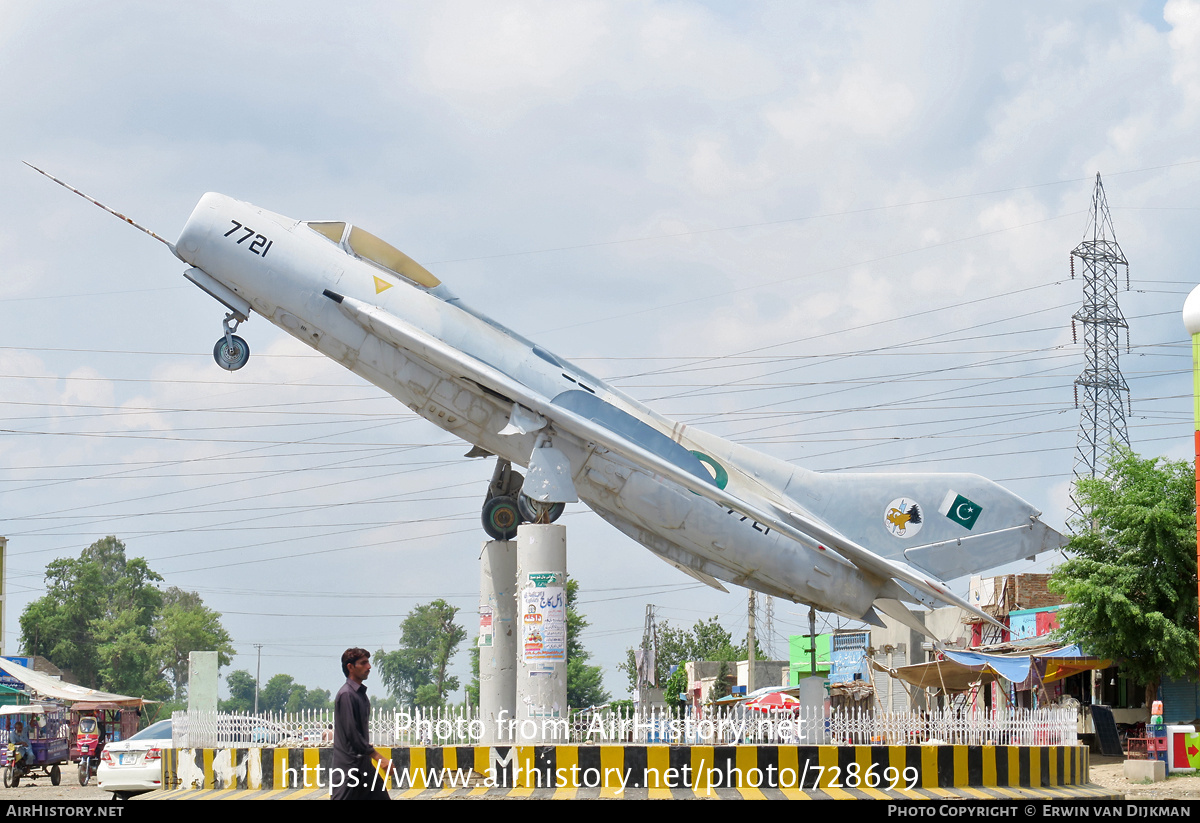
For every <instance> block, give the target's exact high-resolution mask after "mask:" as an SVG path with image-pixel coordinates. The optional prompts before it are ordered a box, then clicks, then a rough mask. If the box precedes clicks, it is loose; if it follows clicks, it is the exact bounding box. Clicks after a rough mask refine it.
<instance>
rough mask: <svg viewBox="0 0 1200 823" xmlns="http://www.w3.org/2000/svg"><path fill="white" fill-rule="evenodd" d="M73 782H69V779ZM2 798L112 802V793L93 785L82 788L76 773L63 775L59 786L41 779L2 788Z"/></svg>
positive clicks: (48, 780)
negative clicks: (15, 786)
mask: <svg viewBox="0 0 1200 823" xmlns="http://www.w3.org/2000/svg"><path fill="white" fill-rule="evenodd" d="M68 775H69V776H70V778H71V780H70V781H68V780H67V777H68ZM0 798H2V799H5V800H68V801H69V800H111V799H112V792H102V791H100V790H99V789H98V788H96V784H95V783H92V784H90V785H88V786H80V785H79V781H78V780H77V779H76V777H75V771H74V770H73V769H72V770H71V771H70V772H64V773H63V779H62V782H61V783H60V784H58V785H57V786H51V785H50V778H48V777H39V778H38V779H37V780H35V781H34V782H33V783H26V782H25V781H24V780H22V781H21V784H20V785H19V786H17V788H15V789H5V788H3V787H0Z"/></svg>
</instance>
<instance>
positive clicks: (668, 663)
mask: <svg viewBox="0 0 1200 823" xmlns="http://www.w3.org/2000/svg"><path fill="white" fill-rule="evenodd" d="M657 648H658V654H657V656H656V657H655V673H656V680H655V682H656V683H658V685H659V686H660V687H662V688H665V685H664V684H665V683H666V682H667V677H668V675H669V673H670V671H671V667H672V666H676V665H678V666H681V667H682V666H683V664H684V663H687V662H688V661H691V660H722V661H726V662H734V661H738V660H745V659H746V643H745V642H743V643H742V644H741V645H740V646H735V645H733V635H732V633H730V632H729V631H727V630H726V629H725V627H724V626H722V625H721V621H720V620H719V619H718V618H717V617H715V616H714V617H710V618H709V619H708V620H697V621H696V624H695V625H694V626H692V628H691V630H690V631H689V630H687V629H677V628H675V627H674V626H672V625H671V624H669V623H664V624H661V625H660V626H659V627H658V643H657ZM754 648H755V656H756V658H757V659H758V660H765V659H766V657H765V655H763V653H762V649H761V648H760V647H759V645H758V640H757V639H755V641H754ZM636 660H637V658H636V656H635V653H634V650H633V649H628V650H627V651H626V654H625V662H624V663H623V664H621V665H619V666H618V667H617V668H619V669H621V670H622V671H624V672H625V674H626V676H627V677H628V678H629V691H630V692H631V693H632V692H635V691H637V663H636ZM680 677H681V678H683V677H685V675H680ZM680 691H682V689H681V690H680Z"/></svg>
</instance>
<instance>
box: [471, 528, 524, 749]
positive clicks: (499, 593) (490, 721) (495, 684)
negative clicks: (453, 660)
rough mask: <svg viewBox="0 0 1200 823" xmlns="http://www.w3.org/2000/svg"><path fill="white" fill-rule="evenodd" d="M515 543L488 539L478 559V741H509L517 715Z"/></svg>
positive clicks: (491, 743) (518, 630) (493, 742)
mask: <svg viewBox="0 0 1200 823" xmlns="http://www.w3.org/2000/svg"><path fill="white" fill-rule="evenodd" d="M516 616H517V544H516V541H513V540H489V541H488V542H486V543H484V544H483V553H482V554H481V555H480V557H479V717H480V719H481V720H482V721H483V736H482V737H481V738H480V740H479V745H482V746H494V745H496V744H503V745H512V743H513V738H512V734H511V728H512V727H511V723H510V721H512V720H513V718H514V717H515V716H516V713H517V642H518V641H519V640H520V626H519V624H518V623H517V622H516Z"/></svg>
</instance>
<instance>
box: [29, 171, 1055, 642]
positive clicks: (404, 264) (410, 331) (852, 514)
mask: <svg viewBox="0 0 1200 823" xmlns="http://www.w3.org/2000/svg"><path fill="white" fill-rule="evenodd" d="M38 171H41V170H40V169H38ZM41 173H42V174H46V173H45V172H41ZM46 176H47V177H51V179H53V180H55V182H57V183H60V184H61V185H63V186H65V187H66V188H68V189H71V191H75V192H76V193H77V194H80V195H81V196H83V197H85V198H87V199H88V200H89V201H91V202H93V203H95V204H96V205H98V206H100V207H101V208H104V209H105V210H107V211H109V212H111V213H112V214H115V215H117V216H118V217H121V219H123V220H125V221H126V222H128V223H130V224H132V225H134V226H135V227H137V228H139V229H141V230H142V231H144V232H146V233H147V234H150V235H151V236H152V237H154V238H155V239H157V240H159V241H160V242H162V243H164V244H166V245H167V246H168V247H169V248H170V249H171V251H172V252H173V253H174V254H175V256H176V257H178V258H179V259H180V260H182V261H183V262H184V263H186V264H187V265H188V266H189V268H188V269H187V270H186V271H185V272H184V277H186V278H187V279H188V280H190V281H191V282H192V283H194V284H195V285H197V286H198V287H199V288H201V289H202V290H204V291H205V292H206V293H208V294H209V295H211V296H212V297H214V298H215V299H216V300H217V301H218V302H220V303H221V304H223V305H224V306H225V308H226V309H228V313H227V314H226V315H225V319H224V334H223V335H222V336H221V338H220V339H219V340H218V341H217V343H216V346H215V348H214V351H213V355H214V358H215V359H216V361H217V364H218V365H220V366H221V367H222V368H225V369H229V370H236V369H239V368H241V367H242V366H244V365H245V363H246V361H247V359H248V358H249V356H250V349H249V346H248V345H247V343H246V341H245V340H244V339H242V338H241V337H239V336H238V335H236V334H234V332H236V331H237V329H238V326H239V325H240V324H241V323H244V322H246V321H247V320H248V319H249V318H250V316H251V315H252V314H258V315H261V316H262V317H264V318H265V319H267V320H269V321H270V322H272V323H274V324H275V325H277V326H279V327H280V328H282V329H283V330H284V331H286V332H287V333H289V334H291V335H292V336H294V337H296V338H298V339H299V340H302V341H303V342H304V343H305V344H307V345H309V346H311V347H312V348H314V349H316V350H317V351H319V352H321V353H322V354H324V355H326V356H327V357H330V358H332V359H334V360H336V361H337V362H339V363H341V364H342V365H343V366H345V367H346V368H348V369H350V370H351V371H353V372H354V373H355V374H358V375H359V376H361V377H362V378H364V379H366V380H368V381H370V382H371V383H373V384H375V385H376V386H378V387H379V388H381V389H383V390H384V391H386V392H387V393H388V394H390V395H392V396H393V397H395V398H396V399H397V400H399V401H400V402H402V403H403V404H404V405H406V406H408V408H410V409H411V410H412V411H413V412H414V413H416V414H419V415H420V416H422V417H424V418H425V419H426V420H429V421H430V422H432V423H434V424H435V425H437V426H439V427H441V428H443V429H445V430H446V431H448V432H450V433H452V434H454V435H456V436H457V437H460V438H461V439H463V440H464V441H466V442H467V443H469V444H471V446H472V449H471V451H470V452H468V456H472V457H480V456H493V455H494V456H495V457H496V458H497V464H496V468H495V472H494V473H493V476H492V481H491V483H490V484H489V487H488V493H487V495H486V499H485V502H484V506H483V512H482V520H483V525H484V529H485V531H486V532H487V533H488V534H489V536H491V537H492V538H493V539H507V538H509V537H511V536H513V535H514V534H515V532H516V529H517V527H518V525H519V524H520V523H521V522H522V521H529V522H543V523H544V522H551V521H553V520H554V519H555V518H557V517H558V515H559V514H560V513H561V512H562V510H563V506H564V504H566V503H570V502H576V501H577V500H579V499H581V500H582V501H583V502H584V503H585V504H586V505H587V506H588V507H589V508H591V509H592V510H593V511H594V512H596V514H598V515H600V517H602V518H603V519H604V520H606V521H608V522H609V523H610V524H612V525H613V526H614V527H615V528H617V529H618V530H620V531H621V532H623V533H625V534H626V535H628V536H629V537H631V538H633V539H634V540H636V541H637V542H638V543H640V544H641V545H643V546H645V547H646V548H647V549H649V550H650V551H651V552H653V553H654V554H655V555H657V556H658V557H660V558H662V559H663V560H665V561H666V562H668V563H670V564H671V565H672V566H674V567H675V568H677V569H679V570H680V571H683V572H685V573H686V574H689V575H691V576H692V577H694V578H696V579H697V580H700V581H703V582H704V583H706V584H708V585H710V586H713V587H715V588H718V589H721V590H722V591H726V589H725V587H724V586H723V585H722V583H721V582H720V581H726V582H729V583H734V584H736V585H739V586H745V587H747V588H750V589H754V590H756V591H760V592H764V593H766V594H770V595H774V596H776V597H783V598H787V599H789V600H792V601H795V602H797V603H804V604H808V605H812V606H815V607H816V608H818V609H821V610H823V611H828V612H835V613H837V614H840V615H843V616H845V617H849V618H852V619H858V620H863V621H866V622H868V623H872V624H875V625H883V623H882V619H881V617H880V614H879V613H880V612H882V613H884V614H887V615H889V616H891V617H893V618H894V619H896V620H899V621H901V622H903V623H905V624H907V625H909V626H912V627H914V628H916V629H918V630H919V631H923V632H924V631H926V630H925V628H924V626H923V624H922V623H921V621H919V620H918V619H917V618H916V616H915V615H914V614H913V613H912V612H911V611H910V610H909V608H908V607H907V606H906V605H905V603H923V604H925V605H930V606H932V605H937V604H953V605H957V606H959V607H961V608H964V609H966V610H968V611H970V612H971V613H973V614H975V615H977V616H979V617H981V618H982V619H985V620H988V621H990V622H995V621H993V620H992V618H990V617H989V616H988V615H986V614H985V613H983V612H982V611H980V610H979V609H977V608H976V607H974V606H973V605H971V604H970V603H968V602H966V601H965V600H964V599H963V598H961V597H959V596H957V595H956V594H954V593H953V592H952V591H950V589H949V588H948V587H947V585H946V584H945V583H943V582H942V579H943V578H945V579H949V578H954V577H958V576H961V575H964V574H970V573H974V572H978V571H982V570H984V569H988V568H992V567H994V566H997V565H1000V564H1003V563H1006V562H1010V561H1013V560H1017V559H1020V558H1025V557H1030V556H1032V555H1036V554H1038V553H1040V552H1043V551H1048V550H1051V549H1054V548H1057V547H1059V546H1060V545H1061V544H1062V542H1063V540H1062V537H1061V535H1059V534H1058V533H1057V532H1055V531H1054V530H1052V529H1050V528H1049V527H1048V526H1046V525H1045V524H1044V523H1042V522H1041V521H1040V520H1039V516H1040V512H1039V511H1037V510H1036V509H1034V508H1033V507H1032V506H1030V505H1029V504H1028V503H1026V502H1025V501H1023V500H1021V499H1020V498H1018V497H1017V496H1016V495H1014V494H1012V493H1010V492H1008V491H1006V490H1005V489H1003V488H1001V487H1000V486H997V485H996V484H994V483H992V482H991V481H989V480H986V479H984V478H982V477H979V476H976V475H972V474H915V473H897V474H865V473H863V474H821V473H817V472H813V471H808V470H806V469H804V468H801V467H798V466H793V465H791V464H790V463H786V462H783V461H781V460H777V459H774V458H772V457H769V456H767V455H764V454H761V453H759V452H756V451H753V450H751V449H748V448H745V447H743V446H739V445H737V444H736V443H731V442H729V441H727V440H724V439H722V438H720V437H716V436H714V435H711V434H708V433H706V432H703V431H701V430H699V429H696V428H693V427H691V426H688V425H686V424H683V423H679V422H676V421H674V420H669V419H667V418H666V417H663V416H661V415H659V414H656V413H655V412H654V411H652V410H651V409H649V408H647V407H646V406H644V405H643V404H641V403H639V402H638V401H637V400H634V399H633V398H631V397H629V396H628V395H626V394H624V393H622V392H620V391H618V390H617V389H614V388H613V387H611V386H609V385H607V384H606V383H605V382H604V381H603V380H600V379H599V378H597V377H595V376H593V375H591V374H588V373H587V372H585V371H583V370H582V369H579V368H578V367H576V366H574V365H572V364H571V363H569V362H567V361H566V360H564V359H562V358H560V357H557V356H555V355H554V354H552V353H551V352H549V351H546V350H545V349H543V348H541V347H540V346H538V345H536V344H534V343H532V342H530V341H529V340H526V339H525V338H524V337H522V336H521V335H519V334H517V333H516V332H513V331H511V330H509V329H507V328H505V327H504V326H502V325H501V324H500V323H498V322H496V321H495V320H492V319H491V318H489V317H487V316H485V315H484V314H482V313H481V312H479V311H477V310H475V309H473V308H471V307H470V306H468V305H466V304H465V303H463V302H462V301H461V300H460V299H459V298H458V297H456V296H455V295H454V294H453V293H452V292H451V291H450V290H449V289H448V288H447V287H446V286H445V285H444V284H443V283H441V282H440V281H439V280H438V278H437V277H435V276H434V275H433V274H432V273H431V272H429V271H428V270H427V269H426V268H424V267H423V266H421V265H420V264H419V263H417V262H415V261H414V260H412V259H411V258H409V257H408V256H407V255H405V254H404V253H403V252H401V251H399V250H398V249H396V248H394V247H393V246H391V245H390V244H388V243H386V242H384V241H383V240H381V239H380V238H378V237H376V236H375V235H373V234H371V233H369V232H367V231H366V230H364V229H362V228H360V227H358V226H355V225H351V224H349V223H346V222H342V221H331V220H295V219H292V218H289V217H284V216H283V215H279V214H274V213H272V212H269V211H266V210H264V209H261V208H259V207H257V206H253V205H251V204H249V203H245V202H242V201H239V200H235V199H233V198H231V197H226V196H225V195H221V194H214V193H209V194H205V195H204V196H203V197H202V198H201V199H200V202H199V204H198V205H197V206H196V208H195V210H194V211H193V212H192V214H191V217H189V218H188V221H187V223H186V224H185V225H184V227H183V231H182V232H181V233H180V235H179V239H178V240H177V241H176V242H175V243H174V244H172V243H170V242H168V241H167V240H165V239H163V238H162V237H160V236H159V235H157V234H154V232H152V231H150V230H149V229H146V228H144V227H142V226H140V225H138V224H137V223H134V222H133V221H132V220H129V219H128V218H126V217H125V216H124V215H121V214H119V213H118V212H115V211H113V210H112V209H109V208H108V207H107V206H104V205H103V204H101V203H99V202H98V201H96V200H93V199H92V198H90V197H87V195H84V194H83V193H82V192H79V191H78V190H76V189H74V188H72V187H70V186H68V185H67V184H66V183H63V182H62V181H61V180H58V179H57V178H54V177H52V176H51V175H49V174H46ZM513 464H516V465H519V466H523V467H528V476H527V477H522V476H521V474H520V473H519V472H517V471H516V470H515V469H513V468H512V466H513Z"/></svg>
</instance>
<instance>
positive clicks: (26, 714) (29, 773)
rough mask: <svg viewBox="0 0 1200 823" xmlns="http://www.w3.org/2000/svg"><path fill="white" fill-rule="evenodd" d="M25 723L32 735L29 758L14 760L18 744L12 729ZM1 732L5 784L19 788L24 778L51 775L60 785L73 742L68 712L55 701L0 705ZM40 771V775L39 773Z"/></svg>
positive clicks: (54, 783)
mask: <svg viewBox="0 0 1200 823" xmlns="http://www.w3.org/2000/svg"><path fill="white" fill-rule="evenodd" d="M17 723H21V724H22V725H24V726H25V728H26V732H27V733H28V735H29V748H30V753H29V757H27V758H22V759H21V760H19V761H17V762H14V759H15V758H14V753H15V751H16V748H17V747H16V744H15V743H13V742H11V741H12V737H11V735H12V731H13V729H14V728H16V724H17ZM0 731H3V733H4V741H5V745H4V747H3V753H4V770H3V772H0V778H2V782H3V783H4V787H5V788H6V789H7V788H15V787H16V786H17V785H18V784H19V783H20V781H21V779H22V778H36V777H40V776H47V777H49V778H50V783H51V784H52V785H54V786H57V785H58V784H59V783H60V782H61V781H62V769H61V768H60V766H61V764H63V763H66V762H68V760H69V752H70V744H69V742H68V734H69V729H68V727H67V723H66V713H65V712H64V710H63V707H62V706H59V705H57V704H54V703H30V704H28V705H26V706H0ZM39 771H40V774H38V773H37V772H39Z"/></svg>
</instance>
